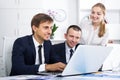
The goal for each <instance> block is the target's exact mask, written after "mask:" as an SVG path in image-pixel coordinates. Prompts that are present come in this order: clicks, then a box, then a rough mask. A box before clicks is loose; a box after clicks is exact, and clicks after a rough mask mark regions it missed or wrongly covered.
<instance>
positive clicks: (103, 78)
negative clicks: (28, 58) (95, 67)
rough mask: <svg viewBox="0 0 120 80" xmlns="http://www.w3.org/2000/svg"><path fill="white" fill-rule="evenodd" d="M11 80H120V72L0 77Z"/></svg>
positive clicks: (0, 79) (1, 79)
mask: <svg viewBox="0 0 120 80" xmlns="http://www.w3.org/2000/svg"><path fill="white" fill-rule="evenodd" d="M11 79H25V80H26V79H33V80H120V72H101V73H96V74H88V75H80V76H69V77H55V76H40V75H18V76H8V77H0V80H11Z"/></svg>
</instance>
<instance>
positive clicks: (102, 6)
mask: <svg viewBox="0 0 120 80" xmlns="http://www.w3.org/2000/svg"><path fill="white" fill-rule="evenodd" d="M94 7H100V8H101V9H102V11H103V14H104V15H105V11H106V8H105V6H104V5H103V4H102V3H97V4H95V5H94V6H93V7H92V8H94ZM106 23H107V22H106V20H105V19H104V20H103V21H101V23H100V28H99V33H98V36H99V37H102V36H103V35H104V34H105V32H106V30H105V24H106Z"/></svg>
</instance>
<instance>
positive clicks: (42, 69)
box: [38, 64, 45, 72]
mask: <svg viewBox="0 0 120 80" xmlns="http://www.w3.org/2000/svg"><path fill="white" fill-rule="evenodd" d="M42 71H45V64H41V65H40V66H39V69H38V72H42Z"/></svg>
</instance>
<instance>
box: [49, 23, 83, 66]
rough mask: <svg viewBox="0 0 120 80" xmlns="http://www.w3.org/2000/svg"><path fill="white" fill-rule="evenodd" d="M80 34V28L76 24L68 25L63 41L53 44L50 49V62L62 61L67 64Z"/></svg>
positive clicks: (77, 43)
mask: <svg viewBox="0 0 120 80" xmlns="http://www.w3.org/2000/svg"><path fill="white" fill-rule="evenodd" d="M81 35H82V31H81V28H80V27H79V26H77V25H70V26H69V27H68V29H67V31H66V33H65V34H64V37H65V39H66V40H65V42H63V43H59V44H55V45H53V46H52V49H51V57H50V61H51V63H56V62H62V63H65V64H67V63H68V62H69V60H70V58H71V56H72V55H71V54H74V51H75V50H76V48H77V46H78V45H79V41H80V38H81Z"/></svg>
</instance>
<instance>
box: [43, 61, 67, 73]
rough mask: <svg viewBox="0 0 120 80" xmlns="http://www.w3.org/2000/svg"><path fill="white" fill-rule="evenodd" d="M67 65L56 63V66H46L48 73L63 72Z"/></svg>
mask: <svg viewBox="0 0 120 80" xmlns="http://www.w3.org/2000/svg"><path fill="white" fill-rule="evenodd" d="M65 66H66V64H64V63H62V62H58V63H54V64H46V65H45V70H46V71H63V70H64V68H65Z"/></svg>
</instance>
